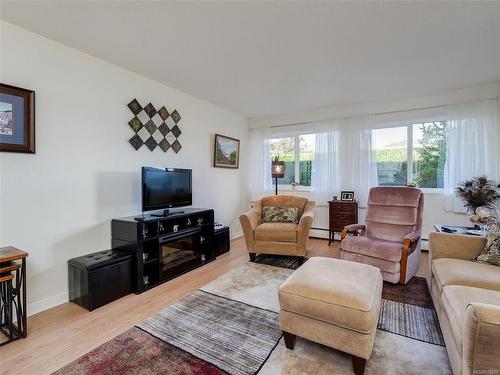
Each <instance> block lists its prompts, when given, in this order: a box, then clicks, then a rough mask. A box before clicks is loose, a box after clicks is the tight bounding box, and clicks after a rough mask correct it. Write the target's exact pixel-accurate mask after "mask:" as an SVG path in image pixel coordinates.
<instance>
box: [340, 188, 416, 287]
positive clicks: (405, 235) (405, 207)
mask: <svg viewBox="0 0 500 375" xmlns="http://www.w3.org/2000/svg"><path fill="white" fill-rule="evenodd" d="M423 209H424V195H423V194H422V191H421V190H420V189H416V188H409V187H375V188H372V189H370V194H369V196H368V210H367V213H366V225H361V224H353V225H348V226H346V227H345V228H344V230H343V232H342V242H341V244H340V248H341V251H340V257H341V258H342V259H346V260H351V261H354V262H359V263H365V264H369V265H372V266H375V267H378V268H379V269H380V270H381V271H382V277H383V278H384V280H385V281H388V282H390V283H394V284H396V283H398V282H399V283H400V284H406V283H407V282H408V281H410V279H411V278H412V277H413V276H415V273H416V272H417V270H418V264H419V260H420V232H421V229H422V212H423ZM349 234H352V235H349Z"/></svg>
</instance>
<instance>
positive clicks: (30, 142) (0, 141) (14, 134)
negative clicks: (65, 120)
mask: <svg viewBox="0 0 500 375" xmlns="http://www.w3.org/2000/svg"><path fill="white" fill-rule="evenodd" d="M0 151H7V152H22V153H27V154H34V153H35V92H34V91H33V90H27V89H22V88H20V87H15V86H10V85H6V84H3V83H0Z"/></svg>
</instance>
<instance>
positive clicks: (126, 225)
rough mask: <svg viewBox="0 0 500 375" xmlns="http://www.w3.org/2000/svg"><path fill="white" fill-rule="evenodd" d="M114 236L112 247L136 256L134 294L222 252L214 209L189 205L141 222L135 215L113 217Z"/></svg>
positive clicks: (201, 263) (198, 265)
mask: <svg viewBox="0 0 500 375" xmlns="http://www.w3.org/2000/svg"><path fill="white" fill-rule="evenodd" d="M111 237H112V247H113V249H120V250H124V251H128V252H130V253H132V254H133V256H134V261H133V269H132V274H133V283H132V290H133V291H134V292H135V293H142V292H144V291H146V290H147V289H149V288H152V287H154V286H156V285H158V284H161V283H163V282H165V281H167V280H170V279H172V278H174V277H177V276H179V275H181V274H183V273H185V272H188V271H190V270H192V269H195V268H198V267H200V266H202V265H204V264H206V263H208V262H211V261H213V260H214V259H215V258H216V257H217V256H218V255H220V254H222V252H221V251H220V250H219V249H218V246H217V244H215V243H214V211H213V210H212V209H201V208H186V209H183V211H182V212H180V211H173V212H170V213H169V214H168V216H153V215H144V220H141V221H137V220H136V217H134V216H130V217H125V218H121V219H113V220H112V221H111ZM226 251H229V248H227V250H226ZM226 251H224V252H226Z"/></svg>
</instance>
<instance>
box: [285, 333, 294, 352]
mask: <svg viewBox="0 0 500 375" xmlns="http://www.w3.org/2000/svg"><path fill="white" fill-rule="evenodd" d="M283 336H284V337H285V346H286V348H287V349H290V350H293V348H294V347H295V338H296V337H297V336H295V335H294V334H293V333H289V332H285V331H283Z"/></svg>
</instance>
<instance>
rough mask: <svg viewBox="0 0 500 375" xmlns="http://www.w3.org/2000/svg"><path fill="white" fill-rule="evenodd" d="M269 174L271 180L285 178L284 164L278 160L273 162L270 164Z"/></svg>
mask: <svg viewBox="0 0 500 375" xmlns="http://www.w3.org/2000/svg"><path fill="white" fill-rule="evenodd" d="M271 174H272V176H273V178H283V177H285V162H284V161H279V160H273V162H272V164H271Z"/></svg>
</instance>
